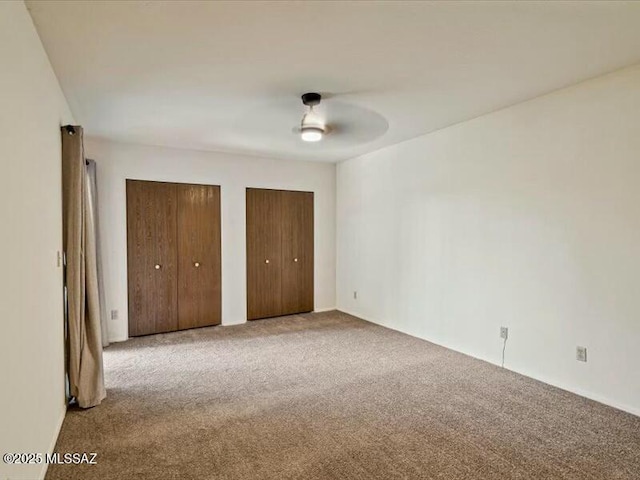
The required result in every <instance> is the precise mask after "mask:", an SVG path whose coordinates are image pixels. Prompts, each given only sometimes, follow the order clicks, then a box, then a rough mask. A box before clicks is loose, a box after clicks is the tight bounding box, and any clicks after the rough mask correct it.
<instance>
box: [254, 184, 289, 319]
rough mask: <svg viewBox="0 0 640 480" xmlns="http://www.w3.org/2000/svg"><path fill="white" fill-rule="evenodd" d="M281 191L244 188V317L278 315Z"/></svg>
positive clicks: (280, 279) (255, 317) (280, 285)
mask: <svg viewBox="0 0 640 480" xmlns="http://www.w3.org/2000/svg"><path fill="white" fill-rule="evenodd" d="M281 200H282V196H281V192H279V191H277V190H261V189H254V188H247V318H248V319H249V320H255V319H258V318H266V317H273V316H277V315H281V314H282V305H281V297H282V278H281V269H282V228H281V222H282V220H281V217H282V212H281V210H282V208H281Z"/></svg>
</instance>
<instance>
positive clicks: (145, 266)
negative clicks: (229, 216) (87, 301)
mask: <svg viewBox="0 0 640 480" xmlns="http://www.w3.org/2000/svg"><path fill="white" fill-rule="evenodd" d="M126 185H127V186H126V188H127V268H128V292H129V336H136V335H148V334H152V333H160V332H170V331H173V330H177V328H178V311H177V308H178V298H177V292H178V290H177V275H178V268H177V255H176V251H177V249H176V219H177V202H176V186H175V185H174V184H171V183H160V182H146V181H138V180H127V184H126Z"/></svg>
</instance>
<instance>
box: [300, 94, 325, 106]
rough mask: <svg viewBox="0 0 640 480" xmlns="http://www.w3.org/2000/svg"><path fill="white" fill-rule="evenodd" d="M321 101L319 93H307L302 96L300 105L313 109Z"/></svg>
mask: <svg viewBox="0 0 640 480" xmlns="http://www.w3.org/2000/svg"><path fill="white" fill-rule="evenodd" d="M320 100H322V95H320V94H319V93H314V92H309V93H305V94H303V95H302V103H304V104H305V105H306V106H308V107H315V106H316V105H318V104H319V103H320Z"/></svg>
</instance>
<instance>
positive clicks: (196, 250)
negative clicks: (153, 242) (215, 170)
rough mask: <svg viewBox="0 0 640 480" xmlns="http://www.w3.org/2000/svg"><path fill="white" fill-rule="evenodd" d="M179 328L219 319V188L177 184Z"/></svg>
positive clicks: (218, 322)
mask: <svg viewBox="0 0 640 480" xmlns="http://www.w3.org/2000/svg"><path fill="white" fill-rule="evenodd" d="M176 189H177V198H178V202H177V203H178V328H179V329H180V330H183V329H185V328H194V327H206V326H209V325H219V324H220V321H221V288H220V286H221V268H220V263H221V248H220V187H217V186H211V185H186V184H178V185H176Z"/></svg>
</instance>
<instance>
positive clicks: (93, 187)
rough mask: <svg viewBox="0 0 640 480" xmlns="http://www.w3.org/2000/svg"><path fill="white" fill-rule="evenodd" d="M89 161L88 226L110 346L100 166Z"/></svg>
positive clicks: (105, 344)
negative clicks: (102, 251) (99, 213)
mask: <svg viewBox="0 0 640 480" xmlns="http://www.w3.org/2000/svg"><path fill="white" fill-rule="evenodd" d="M86 163H87V192H88V198H89V201H88V208H87V211H88V212H89V213H90V217H89V216H87V224H88V227H89V228H90V229H91V231H92V232H93V236H94V238H95V245H96V271H97V272H98V298H99V299H100V327H101V329H100V333H101V335H102V346H103V347H108V346H109V328H108V325H107V310H106V306H105V302H104V282H103V281H102V260H101V259H102V253H101V249H100V225H99V222H98V179H97V177H98V173H97V170H98V167H97V166H96V162H95V161H94V160H91V159H89V158H87V159H86Z"/></svg>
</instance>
